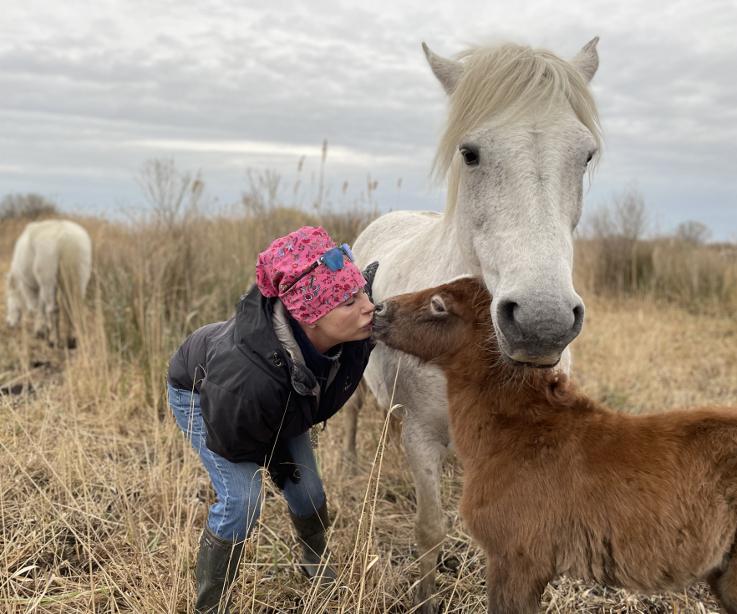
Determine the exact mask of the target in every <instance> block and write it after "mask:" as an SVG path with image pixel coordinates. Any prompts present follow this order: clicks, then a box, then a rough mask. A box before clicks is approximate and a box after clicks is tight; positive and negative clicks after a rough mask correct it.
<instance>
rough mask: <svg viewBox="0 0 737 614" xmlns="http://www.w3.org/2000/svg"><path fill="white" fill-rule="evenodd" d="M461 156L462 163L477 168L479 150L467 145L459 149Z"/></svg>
mask: <svg viewBox="0 0 737 614" xmlns="http://www.w3.org/2000/svg"><path fill="white" fill-rule="evenodd" d="M459 151H460V152H461V155H462V156H463V163H464V164H465V165H466V166H478V165H479V150H478V149H476V148H475V147H471V146H469V145H463V146H461V147H460V148H459Z"/></svg>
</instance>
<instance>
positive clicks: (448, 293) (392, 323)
mask: <svg viewBox="0 0 737 614" xmlns="http://www.w3.org/2000/svg"><path fill="white" fill-rule="evenodd" d="M491 300H492V298H491V295H490V294H489V291H488V290H487V289H486V287H485V286H484V284H483V281H482V280H481V278H479V277H460V278H458V279H456V280H454V281H451V282H448V283H446V284H443V285H441V286H436V287H434V288H427V289H426V290H420V291H419V292H410V293H407V294H400V295H398V296H393V297H390V298H388V299H387V300H385V301H384V302H383V303H381V304H379V305H376V310H375V312H374V329H373V332H374V338H375V339H376V340H377V341H381V342H383V343H385V344H386V345H388V346H389V347H392V348H395V349H397V350H400V351H402V352H406V353H407V354H412V355H414V356H417V357H418V358H420V360H423V361H432V362H433V363H435V364H437V365H438V366H440V367H441V368H443V369H444V370H446V372H447V371H453V372H455V373H456V374H457V375H462V377H464V378H465V379H466V380H476V381H483V382H484V383H492V384H493V385H494V386H496V387H497V389H498V390H497V391H501V390H502V389H503V390H504V392H505V393H506V394H510V391H512V394H513V397H505V398H514V399H516V401H520V397H519V394H520V393H521V394H523V397H524V399H523V402H526V401H528V400H530V399H533V398H539V395H540V394H542V395H543V397H542V398H543V399H546V402H547V403H549V404H551V406H553V405H554V406H560V405H566V406H567V405H570V404H572V403H574V402H576V401H577V399H578V398H579V397H578V396H576V393H575V388H574V387H573V386H572V384H571V383H570V381H569V380H568V378H567V376H566V375H564V374H563V373H560V372H558V371H556V370H555V369H549V368H529V367H537V365H522V364H521V363H519V362H517V361H510V360H508V359H507V358H506V357H505V355H504V352H501V351H500V349H499V344H498V341H497V337H496V333H495V332H494V327H493V325H492V323H491V316H490V314H489V305H490V304H491ZM522 384H524V385H522ZM518 405H519V403H518Z"/></svg>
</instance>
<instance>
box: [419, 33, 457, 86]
mask: <svg viewBox="0 0 737 614" xmlns="http://www.w3.org/2000/svg"><path fill="white" fill-rule="evenodd" d="M422 50H423V51H424V52H425V57H426V58H427V63H428V64H430V68H432V71H433V73H434V74H435V76H436V77H437V78H438V81H440V84H441V85H442V86H443V89H444V90H445V93H446V94H448V96H450V95H451V94H452V93H453V92H454V91H455V89H456V85H458V81H459V80H460V78H461V75H462V74H463V64H461V63H460V62H457V61H456V60H448V59H446V58H443V57H440V56H439V55H437V54H436V53H433V52H432V51H431V50H430V47H428V46H427V44H426V43H425V42H423V43H422Z"/></svg>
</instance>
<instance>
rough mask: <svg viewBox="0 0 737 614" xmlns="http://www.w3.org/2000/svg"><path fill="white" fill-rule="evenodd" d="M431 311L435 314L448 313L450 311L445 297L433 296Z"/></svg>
mask: <svg viewBox="0 0 737 614" xmlns="http://www.w3.org/2000/svg"><path fill="white" fill-rule="evenodd" d="M430 311H431V312H432V313H434V314H435V315H446V314H447V313H448V310H447V309H446V308H445V303H444V302H443V299H442V298H440V297H439V296H433V297H432V298H431V299H430Z"/></svg>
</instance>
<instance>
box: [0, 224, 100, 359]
mask: <svg viewBox="0 0 737 614" xmlns="http://www.w3.org/2000/svg"><path fill="white" fill-rule="evenodd" d="M91 270H92V241H91V240H90V236H89V235H88V234H87V231H86V230H85V229H84V228H82V227H81V226H80V225H79V224H76V223H74V222H70V221H68V220H46V221H43V222H32V223H30V224H28V225H27V226H26V227H25V229H24V230H23V232H22V234H21V235H20V237H18V240H17V241H16V242H15V247H14V248H13V260H12V261H11V263H10V271H9V272H8V275H7V278H6V296H7V314H6V315H7V317H6V320H7V323H8V326H10V327H11V328H12V327H15V326H16V325H17V324H18V322H20V319H21V315H22V313H23V308H24V307H25V308H26V309H27V310H28V311H29V312H30V313H32V314H33V316H34V332H35V333H36V335H38V336H40V337H44V336H48V339H49V341H50V342H51V343H59V342H60V341H61V339H60V336H59V307H58V304H57V290H59V299H60V302H61V304H62V310H61V311H62V312H63V313H64V315H65V318H66V320H67V325H68V327H67V331H68V333H67V334H68V337H67V345H68V346H69V347H74V345H75V340H74V335H73V326H74V322H73V313H74V311H75V310H76V309H77V306H78V305H80V304H81V300H82V299H83V298H84V294H85V291H86V289H87V283H88V282H89V279H90V272H91Z"/></svg>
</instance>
